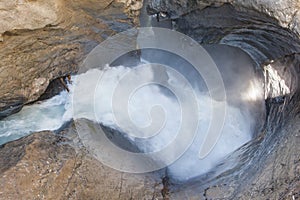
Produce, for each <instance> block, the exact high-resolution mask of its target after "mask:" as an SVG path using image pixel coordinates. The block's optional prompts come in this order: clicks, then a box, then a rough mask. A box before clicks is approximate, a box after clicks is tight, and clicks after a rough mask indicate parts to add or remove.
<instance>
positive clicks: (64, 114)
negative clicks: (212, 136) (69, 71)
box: [0, 52, 263, 181]
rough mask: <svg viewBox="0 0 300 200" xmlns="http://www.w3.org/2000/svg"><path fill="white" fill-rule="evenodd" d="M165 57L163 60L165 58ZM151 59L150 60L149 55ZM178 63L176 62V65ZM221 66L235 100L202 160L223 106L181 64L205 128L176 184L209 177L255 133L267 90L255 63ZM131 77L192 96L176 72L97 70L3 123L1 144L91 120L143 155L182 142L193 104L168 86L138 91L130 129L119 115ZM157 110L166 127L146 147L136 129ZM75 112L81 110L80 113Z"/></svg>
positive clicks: (171, 170) (176, 173) (131, 104)
mask: <svg viewBox="0 0 300 200" xmlns="http://www.w3.org/2000/svg"><path fill="white" fill-rule="evenodd" d="M151 55H153V54H151ZM159 55H161V52H160V54H159ZM168 56H172V55H168V54H165V57H164V59H165V58H166V57H168ZM145 57H147V52H146V54H145ZM160 58H161V56H158V57H157V58H156V59H158V60H159V59H160ZM166 60H171V59H166ZM172 60H173V61H174V59H172ZM178 63H180V64H178ZM221 63H222V65H223V69H221V70H220V71H221V72H222V71H223V78H224V82H225V86H226V88H227V94H228V95H229V98H228V103H227V112H226V118H225V124H224V128H223V131H222V135H221V137H220V138H219V140H218V142H217V144H216V146H215V148H214V149H213V151H212V152H211V153H210V154H209V155H208V156H207V157H205V158H204V159H199V158H198V155H199V147H200V146H201V144H202V143H203V140H204V138H205V132H206V131H207V129H208V126H209V122H210V120H211V112H212V105H214V106H218V101H216V100H214V99H211V97H210V96H209V95H208V93H207V91H205V87H204V86H201V85H202V84H200V83H199V80H201V78H198V79H197V78H196V76H195V77H193V75H192V74H194V73H189V72H188V68H186V67H182V65H183V62H179V61H177V66H178V67H177V70H179V71H180V70H181V72H182V74H185V75H186V76H188V77H189V79H190V80H191V82H192V85H193V88H194V91H195V94H196V98H197V103H198V106H199V108H200V109H199V113H198V116H199V126H198V129H197V133H196V137H195V140H194V141H193V143H192V144H191V146H190V147H189V148H188V149H187V151H186V152H185V153H184V154H183V155H182V156H181V157H180V158H179V159H178V160H177V161H176V162H174V163H173V164H172V165H171V166H169V167H168V174H169V175H170V176H171V177H172V178H174V179H177V180H180V181H184V180H187V179H189V178H193V177H195V176H198V175H201V174H204V173H207V172H209V171H210V170H212V169H213V168H214V166H216V165H217V164H218V163H220V162H221V161H222V160H223V159H224V158H225V157H226V156H227V155H229V154H230V153H231V152H233V151H235V150H236V149H237V148H239V147H241V146H242V145H243V144H245V143H247V142H248V141H250V140H251V138H252V137H253V132H254V131H255V130H256V128H255V126H256V123H255V118H256V117H257V113H256V112H257V110H256V109H255V107H257V106H258V105H259V106H258V110H260V109H261V103H259V104H255V106H254V107H253V105H252V104H251V102H252V101H253V98H263V93H262V92H261V91H263V90H262V85H257V83H259V81H258V80H257V78H255V73H254V71H253V68H252V66H251V65H249V63H248V64H247V63H236V66H231V67H230V68H233V69H230V68H228V69H226V64H224V63H225V62H224V61H223V62H221ZM242 65H243V66H242ZM228 66H229V65H227V67H228ZM236 67H238V68H239V70H240V71H239V73H238V74H237V76H236V79H235V81H229V82H228V80H229V79H230V78H231V76H232V75H234V73H233V72H234V71H236V69H235V68H236ZM175 68H176V67H175ZM184 71H185V72H184ZM127 73H131V74H133V77H132V78H133V79H134V80H143V79H147V80H149V81H151V80H153V81H154V80H155V79H156V78H157V77H158V75H159V78H160V79H165V83H166V84H169V85H172V86H174V87H177V88H178V89H179V90H186V87H187V86H186V85H185V84H184V83H183V82H181V80H177V79H176V78H175V76H173V75H172V72H171V71H168V70H167V71H159V72H156V71H153V70H152V69H151V68H150V67H148V66H147V65H142V67H132V66H131V67H128V66H127V67H126V66H116V67H105V68H104V69H103V70H99V69H91V70H89V71H87V72H86V73H83V74H80V75H76V76H74V77H73V78H72V79H73V84H72V85H69V87H70V93H67V92H65V91H63V92H61V94H59V95H57V96H55V97H53V98H51V99H49V100H46V101H44V102H38V103H36V104H34V105H30V106H25V107H24V108H23V109H22V111H21V112H19V113H17V114H14V115H12V116H10V117H8V118H5V119H4V120H2V121H0V142H1V144H3V143H5V142H7V141H11V140H15V139H17V138H20V137H22V136H25V135H28V134H30V133H31V132H36V131H41V130H56V129H58V128H59V127H61V126H62V125H63V124H64V123H65V122H67V121H69V120H71V119H72V118H73V119H79V118H85V119H89V120H92V121H94V122H99V123H101V124H103V125H105V126H108V127H110V128H113V129H115V130H119V131H120V132H122V133H124V134H125V137H126V138H127V139H128V140H129V141H131V142H132V143H134V144H135V145H136V146H137V147H138V149H139V150H140V151H141V152H155V151H159V150H160V149H162V148H163V147H165V146H166V145H168V144H169V142H170V141H172V140H173V139H174V138H175V137H176V133H177V132H178V129H179V127H180V123H181V120H182V119H181V109H184V108H185V107H189V106H190V105H189V103H188V102H189V101H188V99H186V100H185V101H183V102H178V100H177V99H176V96H175V95H174V94H173V93H172V92H171V91H169V90H168V89H167V88H164V87H162V86H159V85H155V84H149V85H145V86H143V87H140V88H138V89H137V90H136V91H135V92H134V93H133V94H132V95H131V98H130V99H128V113H129V116H130V120H131V121H132V122H133V123H128V118H127V116H125V115H124V108H123V107H121V106H116V107H115V108H114V109H115V110H113V107H112V99H113V98H114V97H113V94H114V90H115V88H116V86H117V85H118V84H119V83H120V79H121V78H122V77H123V76H124V74H127ZM228 74H229V76H228V77H227V75H228ZM241 74H243V75H241ZM99 77H101V79H100V82H99ZM197 80H198V81H197ZM197 82H198V83H199V84H197ZM200 82H201V81H200ZM95 84H98V85H100V87H97V88H96V90H95V91H91V90H90V86H91V85H95ZM253 84H254V85H253ZM255 84H256V85H255ZM119 87H120V88H119V89H121V91H126V90H127V88H128V87H129V85H126V84H123V85H121V86H119ZM74 88H76V90H77V91H81V92H80V94H79V96H78V95H77V96H76V99H72V97H73V92H74ZM256 91H259V92H258V93H257V92H256ZM255 92H256V93H255ZM187 98H189V97H187ZM260 100H262V99H260ZM121 101H123V99H117V100H115V102H114V104H115V105H119V104H120V102H121ZM118 102H119V103H118ZM261 102H262V101H261ZM74 105H75V106H74ZM120 105H121V104H120ZM155 105H160V106H161V107H162V108H163V109H164V118H165V119H166V120H165V122H164V125H163V127H162V129H161V130H160V131H159V134H157V135H154V136H153V137H151V138H149V139H148V140H146V141H144V140H140V139H139V138H138V137H135V136H137V134H139V135H138V136H139V137H141V136H142V135H141V133H136V130H135V125H136V126H141V127H143V126H147V125H148V124H150V123H151V116H150V111H151V109H152V107H153V106H155ZM247 105H248V106H247ZM74 109H76V111H75V112H74ZM126 112H127V110H126ZM262 112H263V111H262ZM74 113H75V114H74ZM116 116H117V119H118V121H116ZM189 120H192V119H189ZM132 124H133V125H132ZM126 133H127V134H126ZM178 145H180V144H178ZM165 156H168V157H170V156H172V155H163V156H161V157H156V159H157V162H164V160H165V159H167V158H166V157H165Z"/></svg>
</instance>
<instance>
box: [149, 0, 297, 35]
mask: <svg viewBox="0 0 300 200" xmlns="http://www.w3.org/2000/svg"><path fill="white" fill-rule="evenodd" d="M224 4H231V5H233V6H234V7H235V9H237V10H239V11H249V12H251V11H256V12H259V13H262V14H266V15H268V16H269V17H272V18H274V19H276V20H277V21H278V22H279V24H280V25H281V26H282V27H285V28H289V29H291V30H293V31H294V32H295V33H297V34H298V35H299V33H300V27H299V23H300V13H299V8H300V1H299V0H279V1H273V0H255V1H247V0H153V1H151V2H150V6H149V11H150V12H152V13H156V12H167V13H169V14H170V16H171V17H172V18H178V17H179V16H182V15H185V14H187V13H188V12H191V11H193V10H195V9H204V8H206V7H208V6H213V7H219V6H222V5H224Z"/></svg>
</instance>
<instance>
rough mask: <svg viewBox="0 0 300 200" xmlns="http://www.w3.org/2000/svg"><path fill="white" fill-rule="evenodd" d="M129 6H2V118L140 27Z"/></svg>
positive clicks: (67, 1) (75, 0)
mask: <svg viewBox="0 0 300 200" xmlns="http://www.w3.org/2000/svg"><path fill="white" fill-rule="evenodd" d="M130 10H131V9H130V6H129V7H128V6H127V7H126V6H125V5H124V3H118V2H115V1H110V0H88V1H79V0H55V1H44V0H36V1H27V0H26V1H25V0H24V1H23V0H22V1H21V0H15V1H1V2H0V18H1V21H0V34H2V40H3V41H2V42H0V59H1V63H0V118H3V117H5V116H7V115H9V114H11V113H14V112H17V111H19V110H20V108H22V106H23V105H24V104H26V103H29V102H33V101H35V100H37V99H38V98H39V97H40V96H41V95H42V94H43V93H44V91H45V90H46V88H47V86H48V85H49V83H50V82H51V81H52V80H54V79H56V78H58V77H63V76H66V75H68V74H72V73H75V72H76V71H77V68H78V66H79V65H80V63H81V62H82V60H83V59H84V58H85V55H87V54H88V53H89V52H90V51H91V50H92V49H93V47H95V46H96V45H97V44H99V43H100V42H101V41H103V40H104V39H106V38H107V37H108V36H110V35H113V34H115V33H116V32H120V31H124V30H127V29H128V28H131V27H133V26H134V25H135V23H134V19H133V18H132V17H129V16H128V13H129V12H130Z"/></svg>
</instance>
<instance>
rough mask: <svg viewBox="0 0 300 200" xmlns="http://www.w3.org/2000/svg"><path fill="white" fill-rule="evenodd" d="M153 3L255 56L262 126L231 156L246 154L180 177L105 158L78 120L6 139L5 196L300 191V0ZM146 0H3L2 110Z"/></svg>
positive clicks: (133, 19)
mask: <svg viewBox="0 0 300 200" xmlns="http://www.w3.org/2000/svg"><path fill="white" fill-rule="evenodd" d="M149 3H150V4H149V6H148V8H147V10H148V12H149V14H157V13H164V14H167V15H168V17H169V18H170V20H171V21H172V24H173V27H174V28H175V29H177V30H179V31H181V32H183V33H185V34H187V35H189V36H191V37H192V38H194V39H195V40H197V41H198V42H199V43H201V44H212V43H221V44H228V45H232V46H236V47H239V48H241V49H243V50H244V51H245V52H247V53H248V54H249V55H250V56H251V57H252V58H253V60H255V62H256V64H257V70H261V71H262V73H263V74H264V76H265V80H266V81H265V84H266V85H265V89H266V90H265V96H266V107H267V119H266V121H267V123H266V125H265V129H264V131H263V132H262V133H258V137H257V138H256V139H255V140H253V141H252V142H250V143H249V144H247V145H246V146H244V147H242V148H241V149H239V150H238V151H237V152H235V153H234V154H233V155H231V156H230V157H229V158H228V162H227V163H225V164H228V165H230V164H231V163H232V162H234V161H236V160H238V162H237V163H238V164H237V165H235V166H234V167H233V168H232V169H231V170H228V171H226V172H224V173H222V174H218V175H217V176H215V175H214V176H209V175H208V176H204V177H200V178H199V179H197V180H193V181H190V182H189V183H186V184H184V185H178V184H176V183H169V182H168V181H167V179H165V178H164V175H165V174H164V172H157V173H153V174H146V175H141V176H133V175H130V174H129V175H128V174H123V173H119V172H117V171H114V170H111V169H109V168H106V167H105V166H104V165H102V164H101V163H99V162H98V161H96V160H95V159H94V158H93V157H91V155H89V153H88V152H87V151H86V150H85V148H84V147H83V146H82V144H81V142H80V140H79V139H78V136H77V133H76V131H74V126H73V125H72V123H80V122H72V123H71V124H69V125H67V127H66V129H63V130H59V131H57V132H59V133H56V134H54V133H52V132H42V133H36V134H32V135H30V136H27V137H25V138H22V139H20V140H18V141H14V142H10V143H8V144H5V145H3V146H1V147H0V153H1V155H0V176H1V181H0V185H1V188H2V189H1V192H0V198H3V199H16V198H18V199H21V198H36V199H50V198H56V199H70V198H71V199H87V198H91V199H111V198H114V199H118V198H119V199H130V198H132V199H188V198H190V199H228V198H235V199H250V198H251V199H293V198H300V194H299V191H300V178H299V177H300V156H299V152H300V147H299V143H300V123H299V122H300V120H299V119H300V103H299V102H300V101H299V99H300V89H299V73H300V55H299V53H300V41H299V35H300V26H299V23H300V13H299V7H300V1H298V0H280V1H272V0H258V1H246V0H211V1H208V0H198V1H195V0H152V1H150V2H149ZM141 8H142V2H141V1H134V0H128V1H125V0H124V1H110V0H84V1H79V0H55V1H51V2H48V1H44V0H36V1H26V0H14V1H8V0H5V1H1V2H0V18H1V21H0V40H1V42H0V59H1V62H0V118H3V117H6V116H8V115H10V114H12V113H14V112H17V111H19V110H20V109H21V108H22V106H23V105H25V104H28V103H31V102H34V101H36V100H37V99H38V98H39V97H40V96H41V95H42V94H43V93H44V92H45V91H46V89H47V87H48V85H49V84H50V83H51V82H52V81H53V80H57V79H58V78H60V77H65V76H67V75H69V74H74V73H76V72H77V70H78V66H79V65H80V64H81V62H82V61H83V59H84V58H85V56H86V55H87V54H88V53H89V52H90V51H91V50H92V49H93V48H94V47H95V46H96V45H97V44H99V43H100V42H101V41H103V40H105V39H106V38H107V37H109V36H111V35H113V34H115V33H117V32H121V31H124V30H127V29H128V28H131V27H134V26H136V25H137V24H138V18H137V17H138V15H139V9H141ZM2 19H3V20H2ZM56 84H58V85H59V84H60V83H59V82H58V83H56ZM50 93H51V92H50ZM20 131H22V130H20ZM116 177H117V178H116ZM211 177H214V178H211ZM141 183H143V184H141Z"/></svg>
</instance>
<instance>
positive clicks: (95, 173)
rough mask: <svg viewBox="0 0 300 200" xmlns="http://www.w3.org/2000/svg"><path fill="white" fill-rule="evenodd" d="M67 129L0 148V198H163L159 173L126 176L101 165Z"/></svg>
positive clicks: (35, 136)
mask: <svg viewBox="0 0 300 200" xmlns="http://www.w3.org/2000/svg"><path fill="white" fill-rule="evenodd" d="M72 126H73V125H70V127H69V128H68V129H67V130H65V131H62V132H61V133H60V134H54V133H53V132H50V131H44V132H40V133H36V134H33V135H30V136H28V137H25V138H22V139H20V140H18V141H14V142H10V143H7V144H5V145H4V146H2V147H1V148H0V155H1V156H0V175H1V179H0V187H1V192H0V199H6V200H9V199H101V200H105V199H107V200H111V199H162V194H161V190H162V189H163V185H162V184H161V178H160V175H159V174H158V173H152V174H142V175H137V174H127V173H123V172H119V171H117V170H114V169H111V168H109V167H107V166H105V165H103V164H101V163H100V162H99V161H98V160H96V159H94V158H93V157H92V156H91V155H89V153H88V152H87V151H86V150H85V149H84V148H83V147H82V145H81V146H80V141H79V140H78V136H77V134H76V131H74V127H73V128H72Z"/></svg>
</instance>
